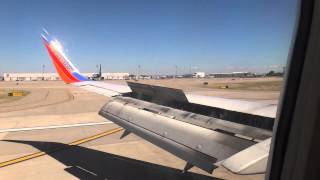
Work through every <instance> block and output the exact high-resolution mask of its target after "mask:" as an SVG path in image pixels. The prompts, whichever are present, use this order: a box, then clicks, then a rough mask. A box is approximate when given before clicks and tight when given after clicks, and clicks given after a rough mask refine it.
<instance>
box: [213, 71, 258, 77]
mask: <svg viewBox="0 0 320 180" xmlns="http://www.w3.org/2000/svg"><path fill="white" fill-rule="evenodd" d="M253 76H255V74H253V73H250V72H232V73H210V74H209V75H208V77H212V78H226V77H253Z"/></svg>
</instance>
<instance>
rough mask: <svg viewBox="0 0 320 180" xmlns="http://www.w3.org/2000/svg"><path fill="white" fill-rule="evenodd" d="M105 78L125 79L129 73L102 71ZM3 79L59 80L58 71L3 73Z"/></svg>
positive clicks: (85, 74) (86, 74) (90, 75)
mask: <svg viewBox="0 0 320 180" xmlns="http://www.w3.org/2000/svg"><path fill="white" fill-rule="evenodd" d="M93 74H94V73H83V75H84V76H87V77H92V75H93ZM102 77H104V79H106V80H125V79H128V78H129V73H102ZM3 80H4V81H57V80H61V79H60V77H59V75H58V73H4V74H3Z"/></svg>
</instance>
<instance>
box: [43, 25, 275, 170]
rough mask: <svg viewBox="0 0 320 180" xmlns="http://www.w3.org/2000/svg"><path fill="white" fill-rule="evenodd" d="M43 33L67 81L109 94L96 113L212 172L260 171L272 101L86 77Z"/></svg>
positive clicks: (271, 120) (189, 164)
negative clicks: (270, 102) (114, 82)
mask: <svg viewBox="0 0 320 180" xmlns="http://www.w3.org/2000/svg"><path fill="white" fill-rule="evenodd" d="M42 39H43V42H44V45H45V47H46V49H47V50H48V53H49V55H50V57H51V59H52V62H53V64H54V66H55V68H56V70H57V72H58V74H59V76H60V77H61V79H62V80H63V81H64V82H65V83H68V84H72V85H75V86H78V87H80V88H84V89H86V90H88V91H92V92H95V93H98V94H102V95H105V96H108V97H111V99H110V100H109V101H108V102H107V103H106V104H105V105H104V106H103V107H102V108H101V110H100V112H99V114H100V115H101V116H103V117H105V118H107V119H108V120H111V121H113V122H115V123H116V124H118V125H119V126H122V127H124V128H125V129H126V130H125V132H124V134H123V136H122V137H124V136H126V135H127V134H129V133H131V132H132V133H134V134H136V135H138V136H140V137H142V138H144V139H146V140H148V141H149V142H151V143H153V144H155V145H157V146H159V147H161V148H163V149H165V150H167V151H168V152H170V153H172V154H174V155H176V156H177V157H179V158H181V159H184V160H185V161H187V164H186V167H185V169H184V170H188V169H189V168H191V167H192V166H197V167H199V168H201V169H203V170H205V171H207V172H209V173H211V172H212V171H213V170H214V169H215V168H216V167H217V166H220V165H222V166H224V167H225V168H227V169H229V170H230V171H232V172H235V173H238V174H253V173H263V172H265V170H266V162H267V157H268V152H269V147H270V139H271V136H272V128H273V124H274V117H275V113H276V105H272V104H266V103H260V102H247V101H240V100H231V99H224V98H218V97H208V96H200V95H196V94H186V93H184V92H183V91H182V90H180V89H173V88H167V87H161V86H155V85H146V84H140V83H135V82H127V84H128V85H116V84H111V83H103V82H98V81H92V80H89V79H88V78H87V77H85V76H83V75H82V74H81V73H80V72H79V70H78V69H77V68H76V67H75V66H74V65H73V64H72V63H71V61H70V60H69V59H68V58H67V56H66V55H65V53H64V50H63V47H62V45H61V44H60V42H59V41H58V40H57V39H55V38H53V37H52V36H51V35H49V34H48V33H47V32H46V31H45V33H44V34H42Z"/></svg>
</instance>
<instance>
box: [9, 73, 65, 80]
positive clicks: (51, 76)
mask: <svg viewBox="0 0 320 180" xmlns="http://www.w3.org/2000/svg"><path fill="white" fill-rule="evenodd" d="M3 78H4V80H5V81H42V80H44V81H49V80H50V81H52V80H60V77H59V76H58V74H57V73H4V74H3Z"/></svg>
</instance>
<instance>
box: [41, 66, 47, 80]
mask: <svg viewBox="0 0 320 180" xmlns="http://www.w3.org/2000/svg"><path fill="white" fill-rule="evenodd" d="M45 67H46V66H45V65H44V64H42V80H44V68H45Z"/></svg>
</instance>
